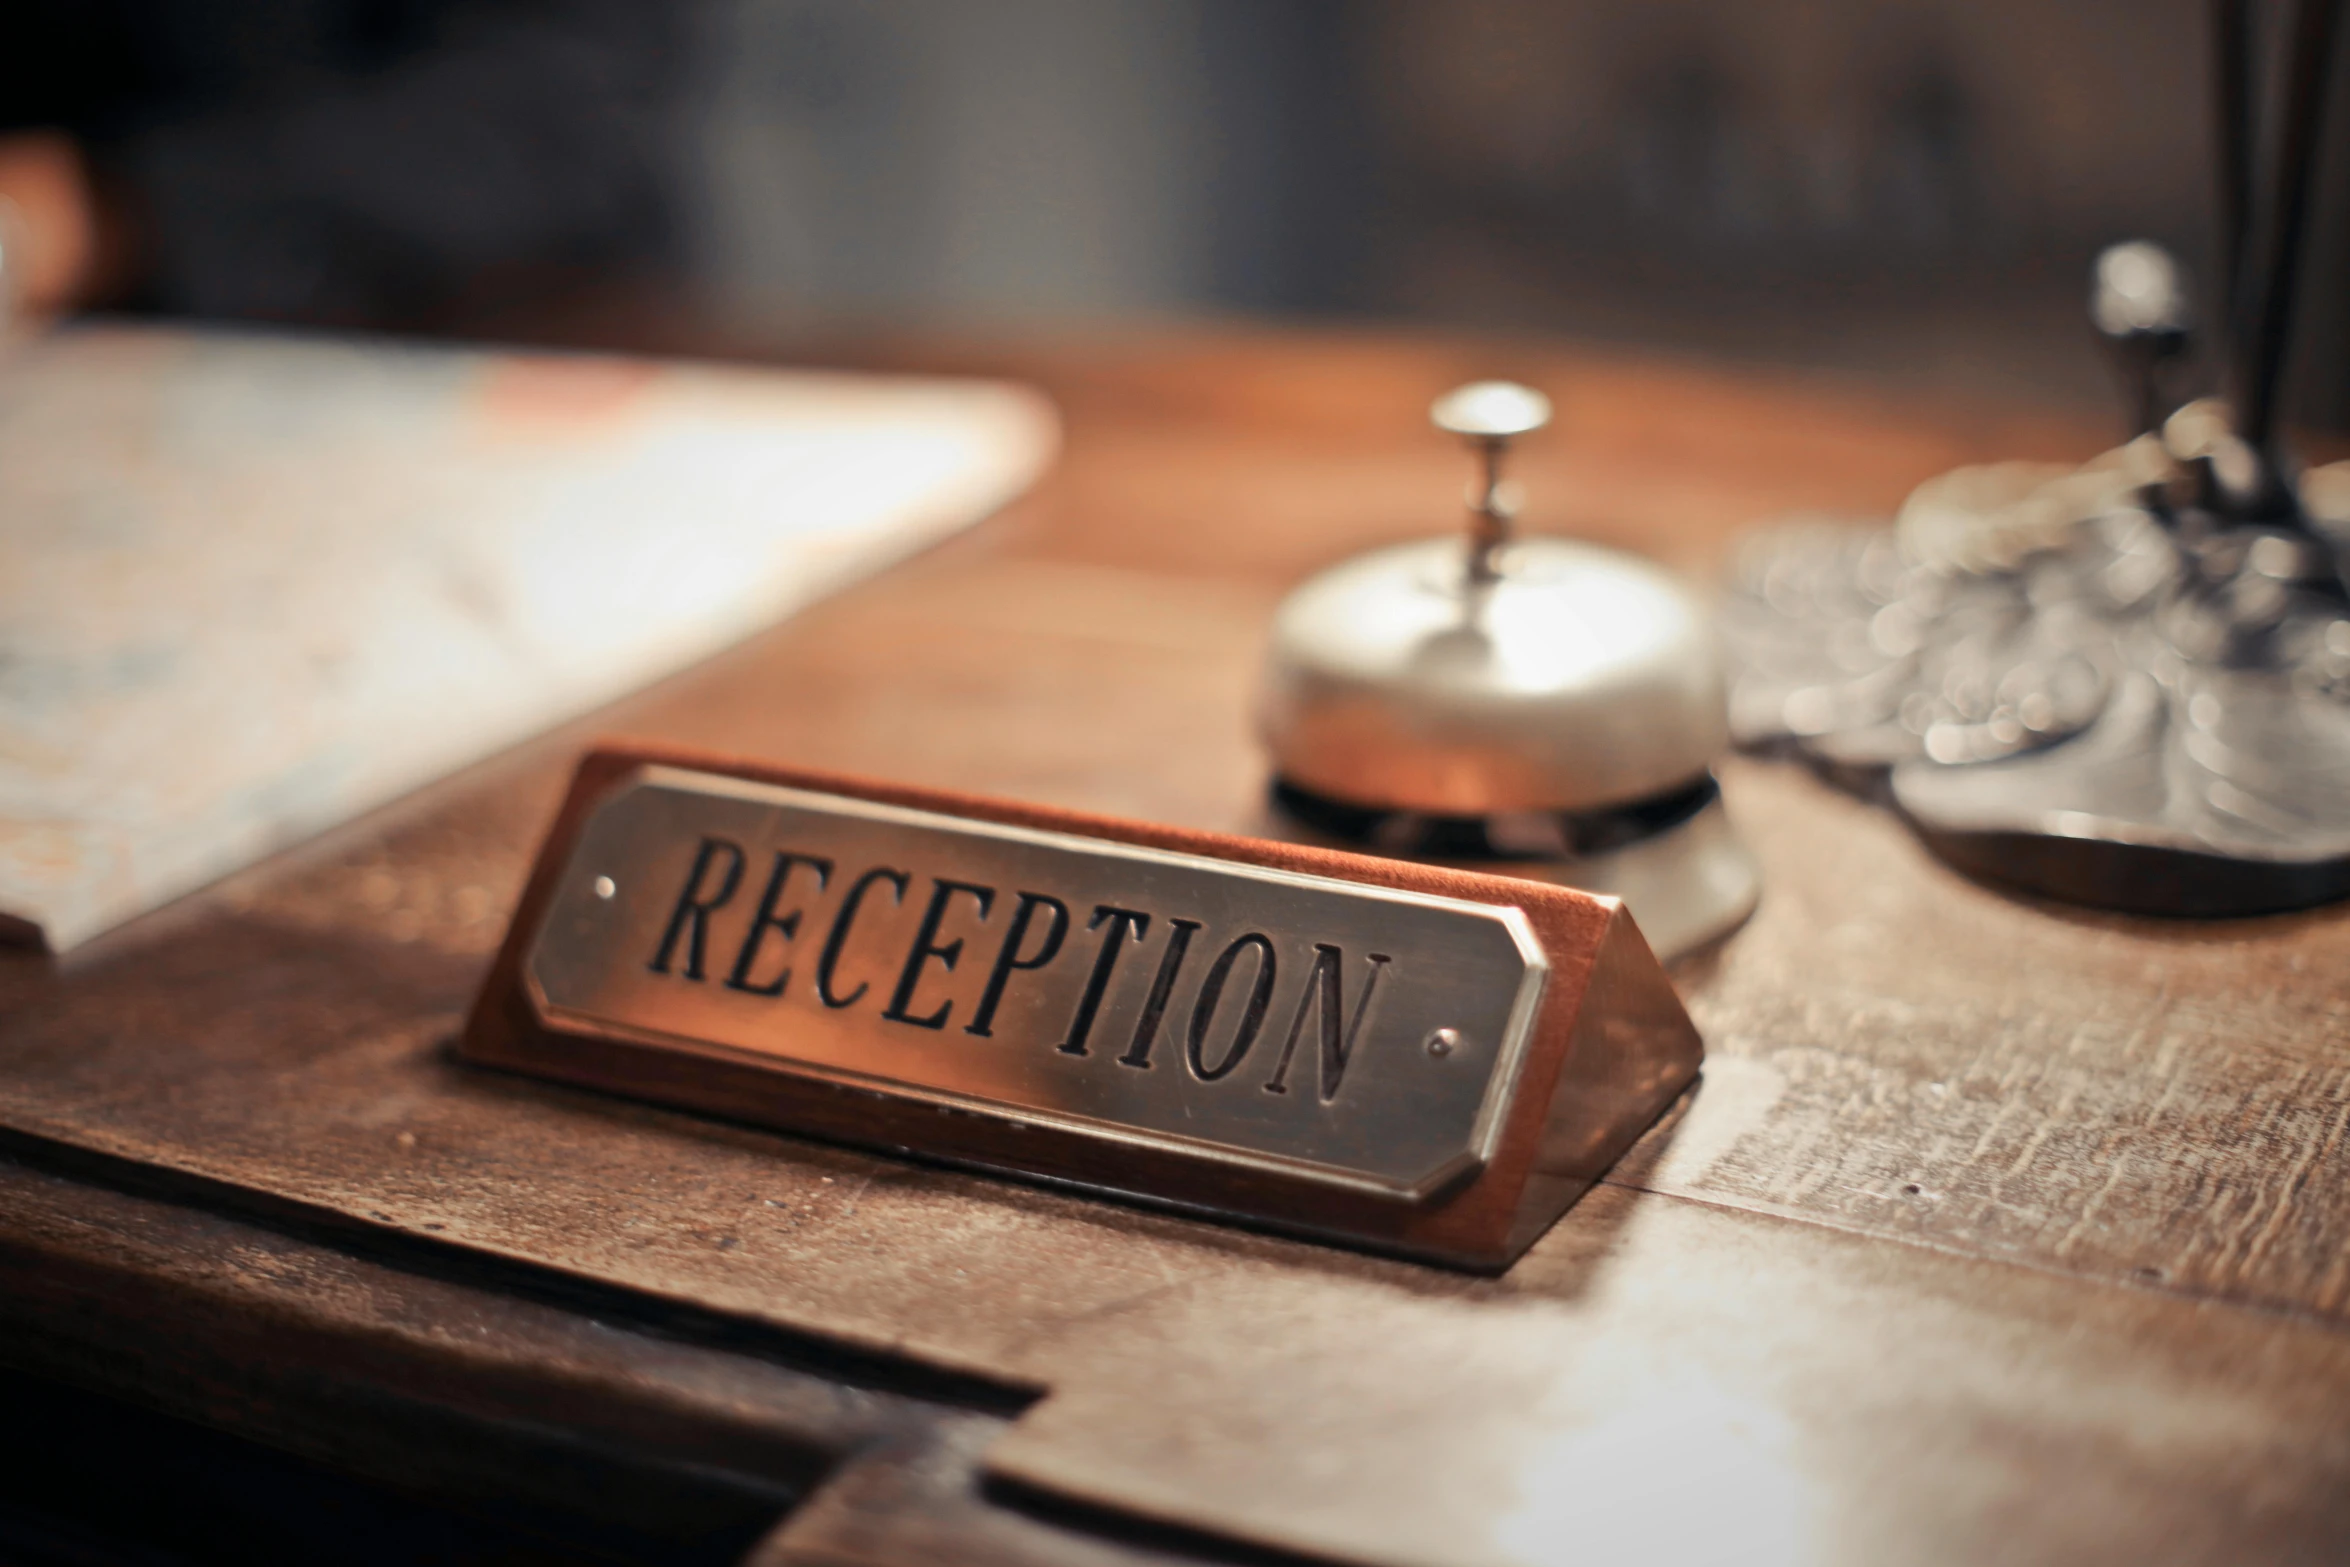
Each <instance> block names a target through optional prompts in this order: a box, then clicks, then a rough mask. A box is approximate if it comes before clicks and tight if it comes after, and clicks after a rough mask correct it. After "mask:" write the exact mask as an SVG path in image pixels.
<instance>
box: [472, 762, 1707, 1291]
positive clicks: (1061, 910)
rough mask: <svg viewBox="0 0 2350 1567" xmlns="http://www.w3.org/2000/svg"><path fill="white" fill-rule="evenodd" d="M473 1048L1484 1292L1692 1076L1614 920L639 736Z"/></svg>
mask: <svg viewBox="0 0 2350 1567" xmlns="http://www.w3.org/2000/svg"><path fill="white" fill-rule="evenodd" d="M461 1049H462V1052H463V1054H464V1055H465V1056H466V1057H468V1058H469V1059H471V1060H474V1061H479V1062H483V1063H486V1064H490V1065H495V1066H502V1067H509V1068H513V1069H517V1070H521V1071H526V1072H533V1073H537V1074H540V1075H543V1076H548V1077H556V1078H563V1079H566V1080H569V1081H572V1082H578V1083H585V1084H588V1085H590V1086H593V1087H598V1088H603V1089H607V1090H611V1091H614V1092H618V1093H623V1094H628V1095H631V1096H634V1097H637V1098H642V1099H649V1100H654V1101H659V1102H663V1103H668V1104H674V1105H681V1106H684V1107H687V1108H691V1109H698V1110H704V1111H713V1112H716V1113H719V1114H722V1115H727V1116H731V1117H734V1118H736V1119H739V1120H746V1121H756V1122H761V1123H764V1124H767V1125H771V1126H776V1127H780V1128H783V1129H785V1130H789V1131H795V1132H802V1133H809V1134H813V1135H816V1136H820V1137H827V1138H833V1139H837V1140H841V1141H847V1142H857V1143H863V1144H867V1145H869V1146H876V1147H880V1148H884V1149H890V1150H902V1151H905V1152H909V1153H913V1154H917V1155H920V1156H922V1157H925V1158H929V1159H938V1160H947V1161H952V1162H955V1163H959V1164H965V1165H973V1166H977V1167H980V1168H983V1169H988V1170H993V1171H1001V1172H1005V1173H1009V1174H1014V1175H1021V1176H1027V1177H1031V1178H1037V1179H1043V1180H1047V1181H1052V1182H1056V1183H1059V1184H1061V1185H1064V1186H1074V1187H1079V1188H1083V1189H1085V1190H1088V1191H1093V1192H1100V1193H1104V1194H1108V1195H1115V1196H1119V1197H1124V1198H1130V1199H1139V1200H1143V1201H1147V1202H1153V1203H1159V1204H1165V1205H1171V1206H1175V1207H1179V1208H1182V1209H1184V1210H1186V1211H1189V1212H1193V1213H1204V1214H1210V1215H1215V1216H1219V1217H1229V1218H1238V1219H1242V1220H1245V1221H1248V1222H1251V1223H1256V1224H1263V1225H1269V1226H1273V1227H1277V1228H1281V1229H1286V1230H1291V1231H1295V1232H1299V1233H1304V1234H1310V1235H1314V1236H1318V1237H1322V1238H1326V1239H1334V1240H1342V1241H1346V1242H1349V1243H1352V1244H1357V1245H1366V1246H1372V1247H1376V1248H1379V1249H1382V1250H1388V1251H1395V1252H1400V1253H1404V1254H1406V1255H1411V1256H1417V1257H1423V1258H1428V1259H1431V1260H1438V1261H1444V1262H1450V1263H1456V1264H1461V1265H1465V1266H1471V1267H1498V1266H1501V1265H1503V1264H1505V1263H1507V1262H1508V1261H1509V1259H1510V1258H1512V1257H1514V1256H1516V1255H1517V1254H1518V1253H1519V1252H1520V1251H1522V1250H1523V1249H1524V1248H1525V1247H1526V1246H1527V1245H1528V1244H1529V1243H1531V1241H1532V1240H1533V1239H1534V1238H1535V1237H1536V1236H1538V1235H1539V1234H1540V1233H1541V1232H1542V1229H1543V1228H1544V1227H1545V1226H1546V1225H1547V1224H1548V1223H1549V1222H1550V1221H1551V1220H1552V1219H1553V1218H1555V1217H1556V1216H1557V1214H1558V1213H1559V1212H1560V1211H1561V1210H1563V1209H1564V1208H1565V1207H1566V1206H1567V1205H1568V1204H1569V1203H1571V1202H1572V1201H1573V1200H1574V1199H1575V1197H1576V1196H1577V1195H1579V1194H1580V1193H1581V1192H1582V1191H1584V1190H1585V1189H1586V1188H1588V1187H1589V1186H1590V1185H1591V1183H1592V1182H1593V1181H1594V1180H1596V1179H1597V1178H1598V1176H1599V1174H1600V1172H1601V1171H1602V1170H1604V1169H1605V1168H1606V1166H1607V1165H1608V1164H1609V1163H1610V1162H1612V1161H1613V1160H1614V1159H1615V1158H1616V1157H1617V1155H1619V1154H1620V1153H1621V1152H1622V1151H1623V1149H1624V1148H1625V1147H1626V1146H1628V1145H1629V1144H1630V1142H1631V1140H1632V1139H1633V1138H1634V1137H1636V1136H1637V1135H1638V1134H1639V1132H1640V1131H1641V1129H1642V1128H1644V1127H1645V1126H1647V1125H1648V1124H1649V1123H1650V1122H1651V1121H1653V1120H1654V1119H1655V1117H1656V1115H1657V1114H1658V1112H1659V1111H1661V1110H1662V1109H1663V1108H1664V1106H1665V1105H1667V1104H1668V1103H1670V1102H1671V1100H1672V1099H1673V1097H1674V1096H1675V1095H1676V1094H1678V1093H1679V1092H1680V1091H1681V1090H1682V1089H1683V1088H1685V1087H1686V1086H1687V1085H1688V1084H1689V1082H1690V1081H1691V1080H1692V1078H1693V1077H1694V1076H1695V1073H1696V1069H1697V1063H1698V1059H1699V1056H1700V1053H1701V1052H1700V1047H1699V1044H1698V1040H1697V1035H1696V1031H1695V1029H1694V1028H1693V1027H1691V1025H1690V1023H1689V1019H1688V1016H1687V1014H1686V1013H1685V1012H1683V1011H1682V1009H1681V1005H1680V1002H1679V999H1678V998H1677V997H1676V996H1675V995H1674V994H1673V990H1672V986H1671V985H1670V983H1669V982H1668V981H1667V980H1666V978H1665V976H1664V972H1663V970H1662V969H1660V968H1659V967H1658V966H1657V963H1656V960H1655V958H1654V957H1653V956H1651V955H1650V954H1649V951H1648V948H1647V945H1646V943H1644V942H1643V941H1642V940H1641V939H1640V935H1639V932H1638V930H1637V929H1636V928H1634V927H1633V925H1632V923H1631V921H1630V919H1629V917H1628V916H1627V915H1625V913H1624V912H1623V909H1622V908H1621V906H1620V905H1618V904H1616V903H1614V902H1613V901H1612V900H1608V899H1603V898H1595V897H1592V896H1590V895H1588V894H1585V893H1580V892H1574V891H1571V890H1569V889H1566V888H1562V887H1555V886H1548V885H1544V884H1540V883H1534V882H1525V881H1516V880H1511V879H1506V878H1502V877H1496V876H1480V875H1474V874H1470V873H1467V872H1462V871H1456V870H1445V869H1441V868H1438V867H1431V866H1420V865H1410V864H1404V863H1400V862H1396V861H1391V860H1378V859H1370V858H1365V857H1361V856H1356V855H1349V854H1339V853H1334V852H1331V851H1328V850H1322V849H1315V848H1310V847H1307V846H1303V845H1297V844H1283V843H1272V842H1266V841H1262V840H1257V839H1245V838H1231V837H1225V836H1222V835H1219V834H1212V833H1201V832H1192V831H1186V830H1182V829H1176V828H1166V827H1157V826H1153V825H1150V824H1147V823H1141V822H1127V821H1120V820H1117V819H1114V818H1107V817H1092V816H1086V815H1083V814H1081V813H1077V812H1069V811H1056V810H1047V809H1042V808H1037V807H1030V806H1022V805H1017V804H1013V803H1010V802H1005V801H994V800H986V799H981V798H978V797H974V796H965V795H951V794H942V793H937V792H933V791H923V790H915V789H908V788H903V787H899V786H895V785H888V784H880V783H873V782H869V781H865V780H859V779H848V778H833V777H828V776H826V775H821V774H812V773H803V772H795V771H792V770H788V769H782V768H776V767H770V766H764V765H759V764H752V763H733V762H719V761H713V760H711V759H708V758H701V757H695V756H692V755H690V754H688V753H679V752H674V751H665V750H662V749H659V748H653V747H642V746H634V747H613V748H609V749H605V750H600V751H597V752H595V753H592V754H591V755H590V756H589V757H588V758H587V759H586V760H585V761H584V762H583V763H582V764H581V767H580V771H579V776H578V777H577V779H576V780H575V781H574V783H573V785H572V791H571V795H570V798H569V799H568V800H567V801H566V802H565V805H564V809H563V813H562V815H561V817H560V818H559V819H558V820H557V822H556V823H555V827H554V830H553V832H552V834H551V835H550V837H549V840H548V843H547V845H546V847H545V848H544V849H543V850H542V851H541V854H540V857H539V862H538V865H537V868H536V869H535V871H534V872H533V874H532V878H531V883H530V886H529V887H528V889H526V891H525V892H524V894H523V899H522V904H521V907H520V908H519V909H517V910H516V912H515V916H514V920H513V923H512V925H511V927H510V928H509V930H508V932H507V939H506V943H505V946H504V947H503V949H502V950H501V951H500V953H499V955H498V960H497V963H496V964H495V965H494V966H493V968H492V970H491V972H490V975H489V978H488V980H487V982H486V983H485V984H484V986H483V990H482V994H481V997H480V999H479V1001H478V1002H477V1003H476V1005H475V1007H474V1011H473V1015H472V1016H471V1018H470V1019H469V1020H468V1022H467V1025H466V1031H465V1036H464V1039H463V1042H462V1045H461ZM582 1135H592V1132H585V1131H583V1134H582Z"/></svg>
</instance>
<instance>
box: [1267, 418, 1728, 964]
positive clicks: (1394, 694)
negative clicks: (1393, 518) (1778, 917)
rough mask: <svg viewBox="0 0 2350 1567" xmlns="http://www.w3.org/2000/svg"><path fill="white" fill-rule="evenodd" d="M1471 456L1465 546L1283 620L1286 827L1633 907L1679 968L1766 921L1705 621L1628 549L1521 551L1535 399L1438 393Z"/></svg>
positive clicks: (1412, 559)
mask: <svg viewBox="0 0 2350 1567" xmlns="http://www.w3.org/2000/svg"><path fill="white" fill-rule="evenodd" d="M1430 417H1431V418H1433V419H1434V421H1435V423H1436V425H1437V427H1438V428H1439V429H1442V430H1446V431H1449V432H1450V433H1452V434H1454V435H1457V436H1460V437H1461V438H1462V439H1464V440H1465V441H1467V442H1468V443H1469V445H1470V447H1471V449H1472V451H1473V452H1474V453H1475V454H1476V456H1477V458H1478V460H1479V475H1478V480H1477V482H1476V484H1475V485H1474V486H1473V487H1472V489H1471V492H1470V506H1469V523H1470V528H1469V533H1468V536H1467V537H1466V538H1465V539H1464V538H1462V537H1458V536H1455V537H1448V538H1433V539H1424V540H1421V541H1419V542H1417V543H1411V544H1401V545H1396V546H1394V547H1393V548H1389V549H1383V550H1377V551H1374V552H1372V553H1370V554H1368V555H1362V556H1358V557H1356V558H1354V559H1352V560H1348V561H1344V562H1341V563H1340V564H1338V565H1336V566H1333V567H1332V568H1330V569H1329V570H1327V571H1325V572H1323V573H1321V574H1320V575H1319V576H1317V577H1314V578H1313V579H1311V580H1310V581H1308V582H1306V583H1305V584H1304V585H1303V586H1301V587H1299V588H1298V589H1297V590H1296V591H1295V592H1293V593H1291V594H1290V596H1289V597H1288V599H1286V600H1285V601H1284V602H1283V603H1282V605H1281V608H1280V610H1279V612H1278V613H1277V615H1276V616H1275V619H1274V622H1273V633H1272V644H1271V648H1270V651H1269V653H1268V655H1267V660H1266V667H1265V675H1264V683H1263V689H1262V692H1261V696H1260V701H1259V707H1258V726H1259V730H1260V732H1261V734H1262V736H1263V738H1264V741H1265V743H1266V745H1267V746H1268V747H1269V748H1270V749H1271V751H1272V755H1273V768H1274V781H1273V801H1274V805H1275V807H1276V810H1277V812H1278V814H1279V815H1280V817H1281V818H1282V828H1283V829H1284V830H1285V831H1288V832H1289V833H1290V835H1291V836H1294V837H1301V838H1306V839H1308V840H1310V841H1317V842H1322V843H1328V844H1334V845H1337V846H1341V847H1345V848H1350V849H1355V850H1359V851H1366V852H1370V853H1375V854H1387V855H1395V856H1400V857H1404V858H1410V859H1418V860H1429V861H1435V862H1438V863H1442V864H1451V865H1458V866H1463V867H1466V868H1469V869H1475V870H1483V871H1489V872H1498V873H1500V874H1504V875H1513V876H1525V877H1530V878H1533V879H1535V880H1540V881H1552V882H1560V883H1564V884H1566V885H1568V886H1574V887H1582V888H1585V889H1587V890H1589V891H1592V892H1600V893H1607V894H1612V895H1614V896H1617V897H1620V898H1622V899H1623V900H1624V902H1625V903H1626V904H1627V905H1628V906H1629V907H1630V908H1631V911H1632V915H1633V917H1634V918H1635V919H1636V920H1638V921H1639V924H1640V928H1641V931H1642V932H1643V933H1644V934H1645V935H1646V936H1647V937H1648V941H1649V945H1650V946H1651V947H1652V948H1653V949H1654V950H1655V951H1656V953H1657V955H1658V956H1659V957H1660V958H1663V959H1665V960H1667V961H1670V960H1671V959H1673V958H1674V957H1677V956H1679V955H1681V954H1683V953H1686V952H1688V951H1690V950H1691V949H1693V948H1695V947H1698V946H1701V945H1703V944H1704V943H1706V942H1708V941H1710V940H1712V939H1714V938H1715V937H1717V936H1720V935H1722V934H1724V933H1726V932H1727V931H1729V930H1731V929H1733V928H1734V927H1735V926H1736V925H1737V924H1738V923H1739V922H1740V921H1741V920H1743V919H1744V918H1745V917H1746V916H1747V914H1748V913H1749V912H1750V911H1751V910H1752V909H1753V907H1754V903H1755V897H1756V893H1757V878H1756V872H1755V866H1754V861H1753V860H1752V859H1751V858H1750V857H1749V856H1748V854H1747V853H1746V850H1745V848H1744V847H1743V846H1742V845H1741V844H1740V843H1739V842H1738V840H1737V838H1736V836H1735V835H1734V834H1733V833H1732V832H1731V830H1730V823H1729V820H1728V818H1727V817H1726V816H1725V815H1724V813H1723V810H1722V803H1721V794H1720V790H1719V789H1718V787H1717V786H1716V784H1715V782H1714V776H1713V764H1714V759H1715V758H1716V757H1717V756H1719V755H1720V754H1721V752H1722V751H1723V750H1724V749H1725V748H1726V747H1727V745H1728V743H1729V727H1728V720H1727V715H1726V708H1725V699H1724V689H1723V676H1722V667H1721V658H1720V655H1719V653H1718V651H1717V650H1716V647H1715V644H1714V637H1713V631H1712V627H1711V623H1710V619H1709V617H1708V615H1707V614H1706V612H1705V609H1704V607H1703V606H1702V605H1701V604H1700V603H1699V602H1698V600H1697V599H1696V598H1695V597H1694V596H1693V595H1692V594H1691V593H1690V591H1689V590H1688V589H1687V588H1685V587H1684V586H1682V584H1681V583H1680V582H1679V581H1678V580H1676V579H1675V578H1674V577H1672V576H1671V575H1669V574H1668V573H1666V572H1665V571H1663V570H1662V569H1660V568H1659V567H1656V566H1654V565H1651V564H1649V563H1648V562H1646V561H1643V560H1639V559H1637V558H1635V557H1633V556H1630V555H1625V554H1621V553H1618V552H1617V551H1614V550H1607V549H1600V548H1598V547H1596V546H1593V545H1589V544H1580V543H1575V542H1573V541H1570V540H1566V539H1557V538H1517V537H1513V536H1512V533H1511V526H1510V525H1511V522H1512V519H1513V518H1514V517H1515V515H1516V511H1517V501H1516V487H1515V485H1513V484H1511V483H1508V482H1506V481H1505V480H1504V479H1503V478H1502V472H1501V470H1502V459H1503V455H1504V453H1505V451H1506V450H1507V448H1508V445H1509V442H1510V441H1511V440H1512V439H1513V438H1514V437H1516V436H1520V435H1525V434H1530V433H1531V432H1533V431H1535V430H1539V429H1541V428H1542V427H1543V426H1544V425H1545V424H1547V423H1549V422H1550V403H1549V400H1548V399H1547V398H1545V397H1544V396H1543V395H1542V394H1541V393H1540V392H1537V391H1534V390H1532V389H1531V388H1529V387H1524V386H1517V385H1513V384H1511V383H1508V382H1502V381H1480V382H1476V383H1474V384H1472V385H1469V386H1464V387H1460V388H1458V389H1457V390H1455V391H1452V392H1449V393H1447V394H1446V395H1445V396H1443V397H1441V398H1439V399H1437V401H1436V404H1435V406H1434V407H1433V408H1432V409H1431V410H1430Z"/></svg>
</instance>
